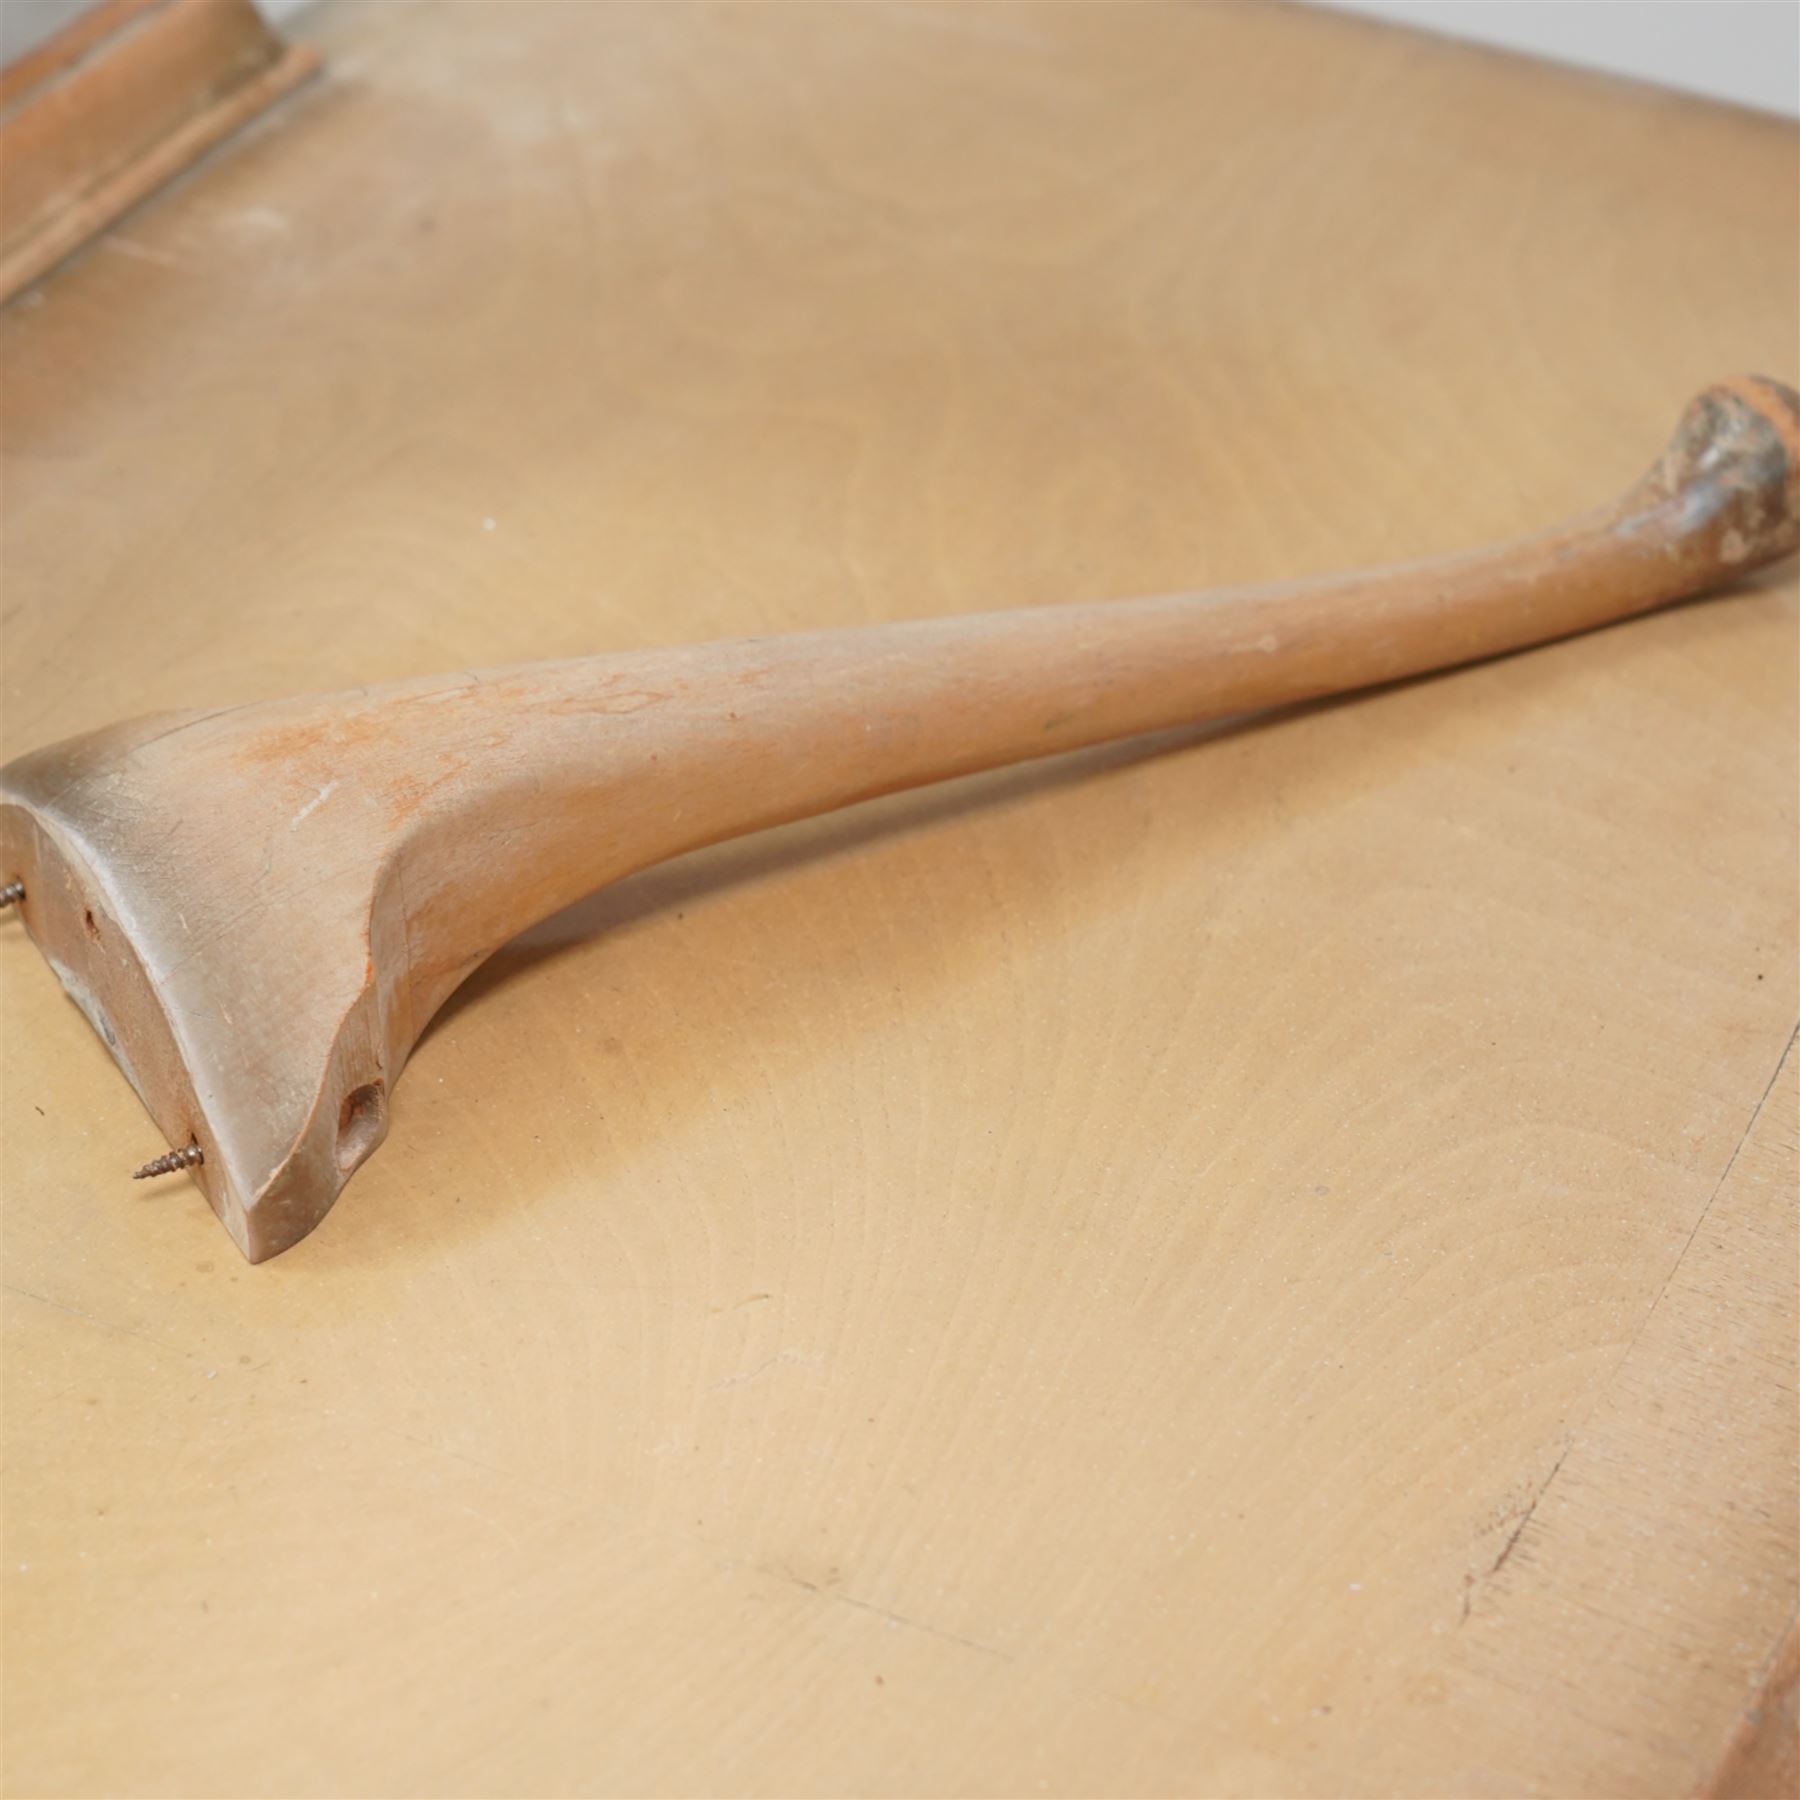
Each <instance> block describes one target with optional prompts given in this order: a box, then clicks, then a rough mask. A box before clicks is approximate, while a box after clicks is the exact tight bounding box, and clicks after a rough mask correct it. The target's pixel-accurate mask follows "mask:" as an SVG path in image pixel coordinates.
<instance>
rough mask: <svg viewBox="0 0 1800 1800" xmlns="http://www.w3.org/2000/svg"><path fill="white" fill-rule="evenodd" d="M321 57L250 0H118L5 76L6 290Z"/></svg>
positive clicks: (0, 241) (1, 98) (0, 115)
mask: <svg viewBox="0 0 1800 1800" xmlns="http://www.w3.org/2000/svg"><path fill="white" fill-rule="evenodd" d="M318 66H319V58H318V55H317V53H316V52H314V51H312V50H309V49H306V48H303V47H295V46H291V45H289V44H286V43H284V42H283V40H282V39H281V38H279V37H278V36H277V35H276V34H275V33H274V32H273V31H271V30H270V29H269V27H268V26H267V24H265V23H264V21H263V18H262V16H261V14H260V13H258V12H257V10H256V8H255V7H254V6H253V5H252V4H251V0H106V3H105V4H103V5H101V6H98V7H96V8H95V9H94V10H93V11H92V12H90V13H86V14H84V15H83V16H82V17H81V18H79V19H77V20H75V21H74V22H73V23H72V24H71V25H69V26H68V27H67V28H66V29H65V30H63V31H61V32H59V33H58V34H57V35H56V36H55V37H53V38H51V39H50V40H49V41H48V42H46V43H45V44H43V45H41V46H40V47H39V48H38V49H37V50H35V51H33V52H32V53H31V54H30V55H29V56H27V57H25V58H23V59H22V60H21V61H20V62H19V63H17V64H15V65H14V66H13V68H12V69H10V70H8V71H6V73H5V76H4V77H3V78H0V169H3V170H4V176H5V179H4V181H3V182H0V301H3V300H6V299H9V298H10V297H11V296H12V295H14V294H16V293H17V292H18V291H19V290H20V289H21V288H24V287H27V286H29V285H30V284H31V283H32V282H34V281H36V280H37V279H38V278H39V277H40V276H42V275H44V274H45V273H46V272H48V271H49V270H50V269H51V268H53V267H54V266H55V265H56V264H57V263H58V262H60V261H61V260H62V259H63V258H64V257H65V256H67V255H68V254H69V253H70V252H71V251H73V250H75V249H77V248H78V247H79V246H80V245H81V244H83V243H85V242H86V241H87V239H88V238H90V237H92V236H93V235H94V234H95V233H96V232H97V231H100V230H102V229H104V228H105V227H106V226H107V225H109V224H111V223H112V222H113V221H114V220H115V219H117V218H118V217H119V216H120V215H121V214H123V213H124V212H126V211H127V210H128V209H129V208H130V207H132V206H134V205H136V204H137V202H138V201H139V200H141V199H143V198H144V197H145V195H147V194H149V193H151V192H152V191H153V190H154V189H156V188H157V187H160V186H161V185H162V183H163V182H165V181H167V180H169V179H170V178H171V177H172V176H174V175H176V174H179V173H180V171H181V170H183V169H184V168H186V167H188V165H189V164H191V163H193V162H194V161H196V160H197V159H198V158H199V157H200V156H202V155H203V154H204V153H205V152H206V151H207V150H209V149H210V148H211V147H212V146H213V145H214V144H216V143H218V142H220V141H221V140H222V139H223V138H225V137H227V136H228V135H230V133H231V132H233V131H235V130H236V129H237V128H238V127H239V126H240V125H242V124H244V123H245V122H246V121H248V120H249V119H251V118H253V117H255V116H256V114H258V113H260V112H261V111H263V110H264V108H266V107H268V106H271V105H273V104H274V102H275V101H276V100H278V99H279V98H280V97H281V96H282V95H283V94H285V93H287V92H288V91H289V90H290V89H292V88H294V87H295V86H297V85H298V84H299V83H300V82H302V81H304V80H305V79H306V78H307V77H308V76H309V75H311V74H312V73H314V71H315V70H316V69H317V68H318Z"/></svg>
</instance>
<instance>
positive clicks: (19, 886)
mask: <svg viewBox="0 0 1800 1800" xmlns="http://www.w3.org/2000/svg"><path fill="white" fill-rule="evenodd" d="M24 898H25V884H24V882H22V881H9V882H8V883H7V884H6V886H5V887H0V906H17V905H18V904H19V902H20V901H21V900H23V899H24Z"/></svg>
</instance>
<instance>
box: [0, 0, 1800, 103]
mask: <svg viewBox="0 0 1800 1800" xmlns="http://www.w3.org/2000/svg"><path fill="white" fill-rule="evenodd" d="M90 3H91V0H0V60H4V61H7V62H10V61H11V60H12V59H13V58H14V57H15V56H19V55H21V54H22V53H23V52H24V51H25V50H27V49H29V48H30V47H31V46H32V45H33V44H34V43H36V42H38V41H39V40H40V39H41V38H43V37H45V36H47V35H48V34H49V33H50V32H51V31H54V30H55V29H57V28H58V27H59V26H60V25H62V24H64V23H66V22H67V20H68V19H69V18H70V17H71V16H72V15H73V14H75V13H77V12H80V11H81V10H83V8H84V7H85V6H86V5H88V4H90ZM309 3H310V0H261V5H262V8H263V11H264V12H265V13H267V14H268V16H269V17H270V18H271V19H273V20H274V21H275V22H276V23H277V24H281V25H285V26H287V27H288V28H289V29H291V30H295V31H297V32H298V33H300V34H301V35H304V33H305V29H306V25H305V20H304V18H296V15H297V14H301V13H303V12H304V9H305V7H306V6H307V5H308V4H309ZM469 3H470V4H486V5H498V4H502V3H503V0H469ZM643 3H649V0H643ZM1026 3H1027V4H1033V3H1034V4H1038V5H1049V4H1052V3H1053V0H1026ZM1310 3H1311V4H1313V5H1315V6H1330V7H1335V8H1337V9H1338V10H1339V11H1341V12H1358V13H1368V14H1370V15H1372V16H1374V17H1376V18H1382V19H1388V20H1392V21H1393V22H1394V23H1396V24H1402V25H1412V26H1418V27H1422V28H1423V29H1425V30H1427V31H1436V32H1442V33H1445V34H1446V35H1448V36H1451V37H1461V38H1469V39H1473V40H1474V41H1476V42H1478V43H1483V44H1496V45H1499V46H1500V47H1501V48H1503V49H1508V50H1522V51H1525V52H1526V53H1527V54H1529V55H1533V56H1543V57H1549V58H1551V59H1553V60H1556V61H1560V62H1568V63H1575V64H1577V65H1579V66H1581V67H1583V68H1589V69H1603V70H1607V71H1609V72H1610V73H1612V74H1615V75H1628V76H1631V77H1633V78H1635V79H1636V80H1639V81H1653V82H1660V83H1662V84H1663V85H1664V86H1667V87H1674V88H1680V89H1683V90H1685V91H1687V92H1689V93H1695V94H1705V95H1708V96H1709V97H1710V98H1712V99H1715V100H1730V101H1735V102H1736V103H1737V104H1738V105H1740V106H1755V107H1761V108H1762V109H1764V110H1765V111H1768V112H1777V113H1785V114H1786V115H1787V116H1788V117H1789V118H1800V0H1310Z"/></svg>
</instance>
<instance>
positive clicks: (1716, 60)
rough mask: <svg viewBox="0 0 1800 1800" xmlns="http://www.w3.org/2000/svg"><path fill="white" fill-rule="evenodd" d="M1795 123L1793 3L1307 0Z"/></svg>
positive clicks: (1799, 84)
mask: <svg viewBox="0 0 1800 1800" xmlns="http://www.w3.org/2000/svg"><path fill="white" fill-rule="evenodd" d="M1310 3H1311V4H1312V5H1315V6H1329V7H1333V8H1335V9H1336V10H1337V11H1339V12H1357V13H1368V14H1370V15H1371V16H1372V17H1375V18H1380V19H1387V20H1390V21H1392V22H1393V23H1394V24H1398V25H1412V26H1417V27H1420V28H1422V29H1423V30H1426V31H1436V32H1441V33H1443V34H1444V35H1446V36H1449V37H1460V38H1468V39H1471V40H1473V41H1474V42H1476V43H1481V44H1495V45H1498V46H1499V47H1500V48H1502V49H1506V50H1522V51H1524V52H1526V53H1527V54H1528V55H1532V56H1543V57H1549V58H1551V59H1553V60H1555V61H1557V62H1566V63H1574V64H1576V65H1577V66H1578V67H1580V68H1585V69H1601V70H1605V71H1606V72H1607V73H1609V74H1613V75H1628V76H1630V77H1632V78H1633V79H1635V80H1638V81H1652V82H1657V83H1660V84H1661V85H1662V86H1664V87H1672V88H1679V89H1681V90H1683V91H1684V92H1686V93H1690V94H1705V95H1706V96H1707V97H1708V98H1710V99H1713V100H1730V101H1734V102H1736V103H1737V104H1738V105H1739V106H1754V107H1759V108H1761V109H1762V110H1764V111H1766V112H1775V113H1785V114H1786V115H1787V116H1788V117H1789V118H1800V0H1310Z"/></svg>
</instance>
